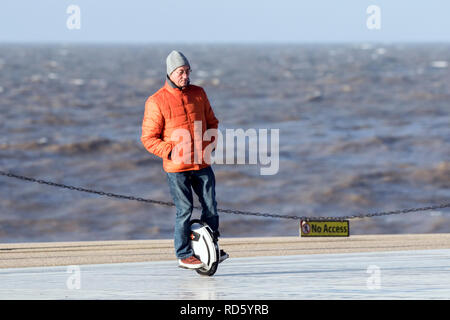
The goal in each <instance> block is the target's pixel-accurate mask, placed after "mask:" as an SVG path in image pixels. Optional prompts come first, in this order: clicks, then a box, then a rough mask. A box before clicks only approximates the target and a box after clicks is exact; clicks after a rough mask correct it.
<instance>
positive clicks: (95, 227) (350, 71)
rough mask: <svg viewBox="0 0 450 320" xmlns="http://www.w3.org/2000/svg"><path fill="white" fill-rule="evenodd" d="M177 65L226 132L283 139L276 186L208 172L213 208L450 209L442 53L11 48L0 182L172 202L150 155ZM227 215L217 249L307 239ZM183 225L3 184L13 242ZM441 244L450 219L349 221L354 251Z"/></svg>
mask: <svg viewBox="0 0 450 320" xmlns="http://www.w3.org/2000/svg"><path fill="white" fill-rule="evenodd" d="M172 50H180V51H181V52H183V53H184V54H185V55H186V57H187V58H188V59H189V61H190V64H191V69H192V73H191V83H192V84H195V85H199V86H201V87H203V88H204V89H205V92H206V93H207V96H208V99H209V101H210V103H211V106H212V108H213V110H214V113H215V115H216V117H217V118H218V119H219V131H220V132H224V133H225V131H226V130H227V129H230V130H231V129H234V130H237V129H242V130H244V131H247V130H249V129H251V130H256V131H257V132H259V131H260V130H262V129H267V130H269V131H270V132H274V130H277V132H278V133H279V141H278V143H279V144H278V150H277V152H278V170H276V172H274V173H273V174H269V175H263V174H261V168H262V167H265V166H267V165H265V164H263V163H259V162H258V163H256V164H255V163H250V161H247V162H246V163H230V162H229V161H228V162H226V163H213V164H212V168H213V170H214V173H215V177H216V200H217V205H218V208H220V209H232V210H240V211H248V212H259V213H269V214H277V215H296V216H306V217H310V218H311V219H313V218H314V217H341V216H347V215H354V214H366V213H374V212H385V211H393V210H402V209H408V208H417V207H426V206H431V205H439V204H443V203H449V202H450V65H449V64H450V44H446V43H422V44H421V43H415V44H412V43H379V44H377V43H342V44H339V43H336V44H288V43H287V44H185V43H184V44H128V45H127V44H67V43H61V44H56V43H53V44H7V43H2V44H0V112H1V115H0V119H1V121H0V170H2V171H5V172H11V173H14V174H18V175H24V176H27V177H32V178H35V179H42V180H46V181H52V182H55V183H59V184H66V185H71V186H76V187H81V188H86V189H93V190H100V191H103V192H106V193H117V194H123V195H129V196H133V197H141V198H145V199H152V200H158V201H165V202H172V201H173V200H172V198H171V196H170V193H169V188H168V184H167V178H166V174H165V172H164V170H163V169H162V160H161V159H160V158H158V157H157V156H155V155H152V154H150V153H149V152H148V151H147V150H146V149H145V148H144V147H143V145H142V143H141V141H140V136H141V124H142V118H143V114H144V105H145V101H146V99H147V98H148V97H149V96H150V95H152V94H153V93H155V92H156V91H157V90H158V89H159V88H161V87H162V86H163V85H164V81H165V70H166V67H165V58H166V56H167V55H168V54H169V53H170V52H171V51H172ZM247 132H249V131H247ZM194 201H195V203H194V204H195V205H197V206H199V202H198V199H197V198H196V197H195V195H194ZM200 213H201V212H200V210H197V209H195V210H194V212H193V218H196V217H199V216H200ZM219 215H220V232H221V235H222V236H223V237H270V236H298V235H299V221H298V220H296V219H283V218H273V217H261V216H252V215H235V214H231V213H219ZM174 220H175V208H174V207H171V206H162V205H158V204H153V203H145V202H139V201H132V200H126V199H119V198H111V197H107V196H102V195H98V194H89V193H84V192H79V191H76V190H70V189H61V188H57V187H54V186H50V185H45V184H37V183H32V182H28V181H24V180H18V179H14V178H10V177H6V176H0V242H3V243H7V242H44V241H87V240H130V239H163V238H164V239H169V238H172V237H173V227H174ZM446 232H450V209H448V208H444V209H439V210H428V211H421V212H410V213H402V214H395V215H387V216H380V217H373V218H360V219H352V220H351V221H350V236H351V235H354V234H382V233H383V234H401V233H411V234H414V233H446Z"/></svg>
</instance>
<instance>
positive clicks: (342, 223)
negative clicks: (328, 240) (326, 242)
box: [300, 220, 350, 237]
mask: <svg viewBox="0 0 450 320" xmlns="http://www.w3.org/2000/svg"><path fill="white" fill-rule="evenodd" d="M300 235H301V236H302V237H348V236H350V224H349V221H348V220H301V221H300Z"/></svg>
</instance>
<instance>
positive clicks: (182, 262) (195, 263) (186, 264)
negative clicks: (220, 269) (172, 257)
mask: <svg viewBox="0 0 450 320" xmlns="http://www.w3.org/2000/svg"><path fill="white" fill-rule="evenodd" d="M178 265H179V266H180V267H181V268H185V269H199V268H202V267H204V264H203V262H201V261H200V260H198V259H197V258H196V257H194V256H190V257H189V258H186V259H178Z"/></svg>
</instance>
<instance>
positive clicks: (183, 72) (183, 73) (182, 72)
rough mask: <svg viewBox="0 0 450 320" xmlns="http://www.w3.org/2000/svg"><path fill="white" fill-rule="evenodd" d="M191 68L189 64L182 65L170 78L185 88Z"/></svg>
mask: <svg viewBox="0 0 450 320" xmlns="http://www.w3.org/2000/svg"><path fill="white" fill-rule="evenodd" d="M190 73H191V69H190V68H189V67H188V66H181V67H178V68H176V69H175V70H174V71H173V72H172V74H171V75H170V77H169V78H170V80H172V82H173V83H175V84H176V85H177V86H179V87H181V88H183V87H186V86H187V84H188V82H189V74H190Z"/></svg>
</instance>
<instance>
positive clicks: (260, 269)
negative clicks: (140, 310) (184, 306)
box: [0, 249, 450, 300]
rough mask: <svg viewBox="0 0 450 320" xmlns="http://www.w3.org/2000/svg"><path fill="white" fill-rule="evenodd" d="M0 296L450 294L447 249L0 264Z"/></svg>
mask: <svg viewBox="0 0 450 320" xmlns="http://www.w3.org/2000/svg"><path fill="white" fill-rule="evenodd" d="M0 299H170V300H175V299H189V300H192V299H202V300H204V299H214V300H220V299H250V300H253V299H255V300H259V299H264V300H269V299H277V300H278V299H284V300H290V299H450V249H439V250H408V251H387V252H382V251H379V252H359V253H339V254H303V255H287V256H261V257H248V258H231V259H229V260H227V261H225V262H223V263H222V264H221V265H220V267H219V270H218V271H217V273H216V275H214V276H213V277H205V276H200V275H198V274H197V273H196V272H195V271H191V270H184V269H180V268H178V267H177V265H176V262H175V261H153V262H133V263H117V264H94V265H79V266H72V267H70V266H69V267H67V266H57V267H31V268H4V269H0Z"/></svg>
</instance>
